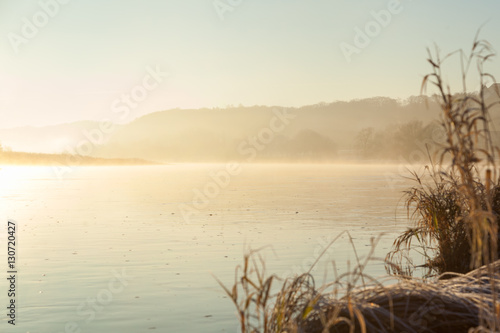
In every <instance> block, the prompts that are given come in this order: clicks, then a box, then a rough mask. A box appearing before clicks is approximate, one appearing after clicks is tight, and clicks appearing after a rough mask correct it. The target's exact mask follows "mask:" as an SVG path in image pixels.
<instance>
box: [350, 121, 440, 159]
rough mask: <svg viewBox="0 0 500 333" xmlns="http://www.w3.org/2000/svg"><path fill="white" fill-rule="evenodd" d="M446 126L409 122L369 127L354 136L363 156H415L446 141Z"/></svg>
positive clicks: (355, 144) (358, 150)
mask: <svg viewBox="0 0 500 333" xmlns="http://www.w3.org/2000/svg"><path fill="white" fill-rule="evenodd" d="M444 139H445V138H444V136H443V131H442V128H441V127H440V126H439V125H438V124H437V123H435V122H431V123H428V124H425V125H424V123H423V122H422V121H417V120H413V121H409V122H404V123H400V124H394V125H390V126H387V127H386V128H384V129H378V130H377V129H375V128H373V127H365V128H363V129H361V130H360V131H359V132H358V133H357V135H356V137H355V139H354V149H355V150H356V151H357V155H358V157H359V158H361V159H389V160H398V159H401V158H403V159H406V160H407V159H411V158H413V159H415V156H416V154H417V153H418V155H419V156H420V157H421V156H422V155H424V156H425V155H426V154H427V153H430V154H431V156H432V154H433V153H434V151H436V149H437V147H438V146H439V145H440V144H442V143H443V141H444Z"/></svg>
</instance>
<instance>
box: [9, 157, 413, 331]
mask: <svg viewBox="0 0 500 333" xmlns="http://www.w3.org/2000/svg"><path fill="white" fill-rule="evenodd" d="M226 169H227V167H226V166H225V165H215V164H211V165H206V164H204V165H201V164H199V165H191V164H190V165H168V166H154V167H91V168H90V167H89V168H77V169H74V170H72V171H71V172H70V173H68V174H66V175H65V177H64V178H63V179H62V180H61V179H57V177H56V175H55V173H54V172H53V170H52V168H48V167H47V168H41V167H22V168H21V167H17V168H16V167H4V168H2V169H1V170H0V198H1V210H0V223H1V225H2V227H1V229H0V230H1V231H0V237H1V238H0V239H1V240H0V244H4V245H3V246H2V248H3V250H2V251H1V252H0V267H2V269H1V271H2V274H5V275H7V273H6V271H7V258H6V252H7V251H6V246H5V241H6V239H7V234H6V226H7V219H14V220H15V221H17V223H18V234H17V237H18V242H17V251H18V258H17V265H18V266H17V267H18V272H19V273H18V285H17V292H18V294H17V300H16V302H17V318H16V326H15V327H13V326H11V325H8V324H7V317H6V315H4V314H2V317H1V322H0V325H1V327H2V329H0V331H2V332H5V331H7V332H51V333H56V332H57V333H59V332H94V333H98V332H155V331H156V332H237V327H238V325H237V321H236V319H235V318H236V317H235V310H234V308H233V306H232V304H231V301H230V300H229V299H228V298H227V297H226V296H225V295H224V293H223V292H222V290H221V288H220V287H219V286H218V284H217V282H216V281H215V279H214V278H213V276H212V274H213V275H215V276H217V277H218V278H219V279H221V280H222V281H223V282H225V283H227V284H230V283H231V282H233V281H234V278H233V275H234V268H235V266H236V265H237V264H239V263H240V262H241V260H242V256H243V254H244V252H245V250H246V249H248V248H250V247H251V248H258V247H261V246H265V245H270V244H272V249H270V248H267V249H266V250H264V251H263V252H262V254H263V255H264V256H265V257H266V260H267V270H268V271H269V272H272V273H276V274H278V275H279V276H286V275H288V274H292V273H302V272H305V271H307V270H308V269H309V267H310V265H311V264H312V262H313V261H314V259H315V258H316V257H317V256H318V254H319V253H320V252H322V251H323V249H324V248H325V246H326V244H328V243H329V242H330V240H332V239H333V238H334V237H335V236H337V235H338V234H339V233H340V232H342V231H344V230H349V231H350V233H351V235H352V237H353V239H354V243H355V245H356V249H357V250H358V252H359V254H360V255H361V256H363V254H366V253H367V251H368V249H369V248H370V247H369V244H370V238H371V237H374V236H377V235H379V234H380V233H385V235H384V236H383V237H382V239H381V241H380V243H379V245H378V247H377V250H376V254H377V255H378V256H380V257H384V256H385V253H386V252H387V250H388V249H389V248H390V246H391V244H392V241H393V239H394V237H395V236H396V235H397V234H398V233H400V232H401V231H403V230H404V229H405V228H406V226H407V225H408V223H407V221H406V219H405V212H404V211H403V210H402V209H401V207H399V208H398V203H399V206H400V198H401V191H402V190H403V189H404V188H406V186H407V183H406V184H405V182H403V181H399V180H400V179H401V178H400V177H401V176H400V175H399V174H398V168H397V167H396V166H368V165H365V166H353V165H334V166H332V165H246V166H243V167H242V168H241V170H237V172H236V171H235V170H232V169H229V170H231V171H234V172H233V175H229V176H227V175H228V174H226V171H224V170H226ZM214 177H215V178H216V179H217V182H216V181H214ZM395 179H396V180H398V181H394V180H395ZM333 260H334V261H335V262H336V266H337V269H338V271H339V272H345V271H346V270H347V268H348V262H349V261H350V262H351V265H352V263H353V262H354V253H353V251H352V248H351V245H350V244H349V241H348V237H347V236H346V235H344V236H343V237H342V238H340V239H339V240H338V241H337V242H336V243H334V245H333V246H332V247H331V248H330V251H328V252H327V254H326V255H325V256H324V257H322V259H321V260H320V262H319V264H318V266H317V268H316V269H315V271H314V274H315V276H316V277H317V280H318V282H320V283H321V282H322V281H323V279H324V277H325V276H326V279H327V280H328V279H329V278H332V277H333V276H334V274H333V268H332V265H331V264H330V263H331V261H333ZM368 269H369V273H370V274H372V275H375V276H382V275H384V274H385V271H384V266H383V264H382V262H380V261H374V263H373V264H372V265H371V266H369V268H368ZM1 281H2V282H1V283H0V304H1V306H2V308H3V309H5V307H6V306H7V305H8V298H7V289H8V286H7V283H6V279H2V280H1ZM2 313H6V310H3V311H2ZM6 329H7V330H6Z"/></svg>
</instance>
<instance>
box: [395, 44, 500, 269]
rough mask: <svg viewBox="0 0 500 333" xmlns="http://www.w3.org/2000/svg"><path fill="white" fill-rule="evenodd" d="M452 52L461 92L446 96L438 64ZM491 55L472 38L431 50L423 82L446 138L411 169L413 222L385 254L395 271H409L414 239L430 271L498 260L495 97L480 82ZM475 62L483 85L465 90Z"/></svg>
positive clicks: (408, 196) (499, 209) (484, 80)
mask: <svg viewBox="0 0 500 333" xmlns="http://www.w3.org/2000/svg"><path fill="white" fill-rule="evenodd" d="M453 56H455V57H459V60H460V62H461V73H462V84H463V87H462V89H463V90H462V92H461V93H458V94H452V93H451V92H450V88H449V86H448V85H447V84H446V83H445V81H444V79H443V77H444V74H443V71H442V67H443V64H444V62H445V61H446V60H447V59H449V58H450V57H453ZM493 56H494V52H493V50H492V48H491V46H490V44H489V43H488V42H486V41H484V40H478V39H477V38H476V39H475V41H474V43H473V46H472V48H471V51H470V53H468V54H465V53H464V52H463V51H458V52H455V53H452V54H450V55H448V56H446V57H445V58H443V59H441V58H440V55H439V51H436V52H435V54H432V53H431V52H430V51H429V58H428V62H429V63H430V64H431V66H432V72H431V73H430V74H428V75H426V76H425V77H424V80H423V83H422V91H426V89H427V87H428V85H432V86H433V87H434V88H435V89H436V91H437V94H436V95H435V96H434V97H435V98H436V99H437V100H438V102H439V104H440V106H441V115H440V116H441V118H440V125H441V127H442V129H443V132H444V134H445V138H446V140H445V143H444V144H443V145H442V147H441V149H440V151H439V152H438V155H437V156H435V158H434V161H437V162H433V159H432V158H430V166H429V167H427V168H426V171H425V172H424V174H423V175H418V174H417V173H413V178H414V181H415V185H414V186H413V187H412V188H411V189H409V190H408V191H406V192H405V197H406V207H407V210H408V214H409V216H410V217H411V218H413V219H414V220H415V221H416V226H415V227H414V228H412V229H409V230H408V231H407V232H405V233H403V234H402V235H401V236H400V237H398V238H397V239H396V241H395V242H394V249H393V251H391V252H390V253H389V254H388V257H387V259H388V260H390V261H392V262H393V263H399V264H400V265H396V266H394V265H393V266H391V269H392V270H393V271H394V268H396V271H398V270H399V272H408V270H409V269H411V265H412V263H411V261H408V260H407V259H408V258H409V255H408V251H409V250H412V249H415V247H414V246H413V245H414V244H412V242H413V241H416V242H417V244H418V245H417V248H418V249H419V250H420V252H421V254H423V255H424V256H425V257H426V261H427V262H426V266H427V267H428V268H429V269H430V273H431V274H432V273H434V274H441V273H443V272H449V271H452V272H459V273H465V272H468V271H470V270H471V269H474V268H477V267H479V266H481V265H484V264H488V263H491V262H493V261H495V260H496V259H497V258H498V244H497V243H498V219H497V217H498V216H499V214H500V202H499V200H500V195H499V194H500V183H499V180H498V172H497V166H496V162H497V158H498V153H499V150H498V148H497V147H496V146H495V144H494V140H493V135H492V129H491V116H490V110H491V108H492V107H493V106H494V105H495V104H498V103H499V102H498V100H497V101H493V102H491V103H489V104H488V100H487V99H486V97H485V89H486V83H487V81H490V82H491V81H494V78H493V76H492V75H491V74H489V73H487V72H485V70H484V65H485V63H486V62H487V61H489V60H490V59H491V58H492V57H493ZM473 65H476V69H477V74H478V77H479V86H480V87H481V88H480V90H479V92H477V93H469V92H468V90H467V76H468V73H469V70H470V68H471V67H472V66H473ZM404 262H406V266H405V264H404ZM408 264H409V265H408ZM398 266H399V267H398Z"/></svg>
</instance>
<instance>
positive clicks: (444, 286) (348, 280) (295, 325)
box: [224, 245, 500, 333]
mask: <svg viewBox="0 0 500 333" xmlns="http://www.w3.org/2000/svg"><path fill="white" fill-rule="evenodd" d="M373 246H375V245H373ZM373 248H374V247H373ZM373 248H372V250H373ZM371 254H372V252H371V253H370V254H369V255H368V257H367V259H365V261H364V262H362V263H360V262H359V261H358V266H357V267H356V268H355V269H354V270H353V271H352V272H349V273H346V274H343V275H341V276H339V277H337V278H336V279H335V281H334V282H333V283H330V284H327V285H323V286H321V287H319V288H317V287H316V286H315V283H314V278H313V276H312V275H311V274H310V273H304V274H302V275H299V276H295V277H293V278H289V279H287V280H286V281H284V283H283V285H282V288H281V290H279V291H277V292H272V291H271V288H270V285H271V282H270V281H273V280H274V279H276V277H275V276H269V277H266V276H265V275H264V274H263V272H262V270H261V269H262V264H263V259H262V257H261V256H260V254H259V256H258V259H259V260H254V259H255V256H256V255H257V252H255V251H252V252H250V254H247V255H245V259H244V263H245V264H244V266H243V267H246V270H245V269H243V270H241V271H240V270H237V272H236V280H235V284H234V285H233V286H232V288H230V289H229V288H226V287H224V289H225V290H226V293H227V294H228V295H229V296H230V297H231V298H232V299H233V302H234V304H235V305H236V308H237V310H238V317H239V319H240V324H241V327H240V329H241V332H242V333H264V332H269V333H271V332H272V333H284V332H288V333H294V332H295V333H325V332H329V333H333V332H340V333H342V332H346V333H354V332H360V333H365V332H383V333H385V332H407V333H417V332H452V333H459V332H495V331H498V328H499V327H500V326H499V322H498V321H499V318H500V307H499V306H498V294H497V292H496V289H497V286H498V285H499V283H500V261H497V262H495V263H494V264H490V265H489V266H483V267H481V268H479V269H477V270H474V271H471V272H469V273H467V274H458V273H453V274H452V275H453V276H452V277H450V276H448V278H447V279H445V280H439V279H438V280H435V281H432V282H431V281H429V280H422V279H415V278H412V279H402V280H400V281H399V282H398V283H396V284H392V285H388V286H385V285H383V283H382V282H381V281H380V280H376V279H374V278H372V277H370V276H369V275H367V274H365V273H364V270H365V267H366V265H367V263H368V262H369V261H371ZM259 281H261V282H262V283H261V282H259ZM245 288H247V289H245ZM241 290H246V291H244V292H240V291H241ZM339 295H340V296H339Z"/></svg>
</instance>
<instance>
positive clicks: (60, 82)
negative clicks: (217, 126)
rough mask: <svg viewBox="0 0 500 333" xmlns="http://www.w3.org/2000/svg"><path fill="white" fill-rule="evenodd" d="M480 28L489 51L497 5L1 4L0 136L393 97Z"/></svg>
mask: <svg viewBox="0 0 500 333" xmlns="http://www.w3.org/2000/svg"><path fill="white" fill-rule="evenodd" d="M387 13H389V14H390V15H387ZM377 19H378V21H377ZM483 24H485V25H484V27H483V30H482V33H481V37H483V38H485V39H488V40H489V41H490V42H491V43H492V44H493V46H494V47H495V48H496V49H497V50H500V34H499V33H498V32H499V31H500V1H498V0H480V1H472V0H470V1H465V0H444V1H442V0H439V1H436V0H432V1H431V0H413V1H411V0H401V1H400V2H399V4H398V1H395V0H381V1H379V0H371V1H361V0H351V1H347V0H314V1H311V0H309V1H306V0H217V1H214V0H162V1H160V0H149V1H139V0H135V1H132V0H105V1H102V0H101V1H97V0H41V1H28V0H22V1H20V0H0V35H1V42H0V48H1V52H0V110H1V112H0V127H1V128H6V127H13V126H20V125H48V124H56V123H63V122H69V121H75V120H83V119H86V120H87V119H88V120H102V119H103V118H110V119H113V120H115V121H121V122H127V121H130V120H132V119H133V118H135V117H137V116H140V115H143V114H146V113H149V112H154V111H160V110H164V109H169V108H176V107H179V108H198V107H205V106H206V107H214V106H226V105H228V104H234V105H238V104H240V103H241V104H243V105H256V104H257V105H282V106H301V105H307V104H315V103H318V102H321V101H324V102H332V101H335V100H350V99H355V98H365V97H373V96H389V97H399V98H404V97H408V96H410V95H416V94H418V93H419V88H420V83H421V79H422V76H423V75H424V74H426V73H427V72H428V70H429V69H430V68H429V66H428V64H427V63H426V61H425V58H426V47H428V46H432V45H433V44H434V43H437V44H438V45H439V46H440V47H441V49H442V50H443V51H446V52H448V51H452V50H455V49H458V48H466V49H469V48H470V46H471V43H472V40H473V38H474V35H475V34H476V32H477V30H478V28H479V27H480V26H481V25H483ZM359 31H363V33H364V34H366V32H368V34H367V35H366V36H361V37H360V35H359ZM363 37H364V39H363ZM356 38H357V39H356ZM342 43H344V44H342ZM341 45H343V46H344V51H342V47H341ZM346 50H347V51H346ZM488 69H489V70H490V71H491V72H492V73H493V74H495V75H497V76H498V77H500V59H498V58H497V59H496V60H495V61H494V62H492V63H491V64H490V66H489V68H488ZM154 72H156V74H154ZM166 72H169V73H170V75H169V76H165V75H164V73H166Z"/></svg>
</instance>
